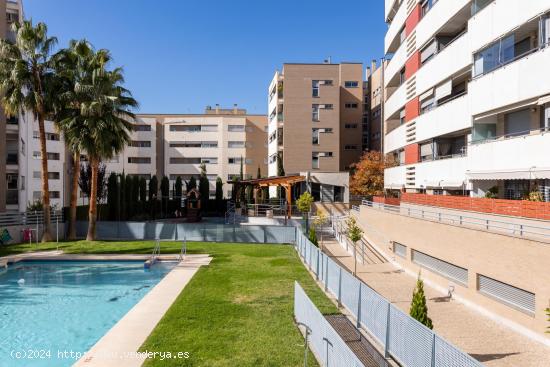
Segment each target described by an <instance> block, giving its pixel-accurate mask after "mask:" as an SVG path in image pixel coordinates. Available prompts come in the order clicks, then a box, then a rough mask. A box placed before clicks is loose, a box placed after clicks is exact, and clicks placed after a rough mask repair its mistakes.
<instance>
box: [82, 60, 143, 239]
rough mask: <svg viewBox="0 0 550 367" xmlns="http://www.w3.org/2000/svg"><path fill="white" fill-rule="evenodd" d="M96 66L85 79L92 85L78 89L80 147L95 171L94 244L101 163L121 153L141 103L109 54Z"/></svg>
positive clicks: (91, 232) (89, 236) (91, 212)
mask: <svg viewBox="0 0 550 367" xmlns="http://www.w3.org/2000/svg"><path fill="white" fill-rule="evenodd" d="M94 58H95V59H96V62H94V63H93V66H94V67H93V68H92V70H91V72H90V73H89V74H88V77H87V78H85V81H86V82H87V83H89V84H82V85H80V86H79V87H78V90H79V94H80V95H81V96H82V97H81V98H80V99H79V100H80V106H79V109H78V113H79V118H82V120H83V126H82V127H81V129H80V134H79V140H78V146H79V147H80V151H84V152H86V154H87V155H88V159H89V162H90V165H91V167H92V179H91V192H90V210H89V217H88V219H89V224H88V234H87V236H86V239H87V240H88V241H93V240H95V227H96V220H97V174H98V168H99V163H100V162H101V160H102V159H110V158H112V157H113V156H114V155H116V154H118V153H120V152H121V151H122V150H123V149H124V147H125V146H126V144H127V143H128V142H129V141H130V134H129V133H130V131H131V130H132V126H133V125H132V123H131V121H133V120H134V118H135V116H134V114H133V113H132V112H131V109H133V108H136V107H137V106H138V103H137V102H136V100H135V99H134V98H133V97H132V94H131V93H130V91H128V90H127V89H125V88H124V87H123V86H122V84H123V83H124V77H123V75H122V69H121V68H115V69H113V70H111V71H109V70H107V69H106V65H107V64H108V62H109V61H110V60H111V57H110V54H109V52H108V51H107V50H99V51H97V53H96V55H95V56H94Z"/></svg>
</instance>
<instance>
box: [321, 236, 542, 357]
mask: <svg viewBox="0 0 550 367" xmlns="http://www.w3.org/2000/svg"><path fill="white" fill-rule="evenodd" d="M324 250H325V252H327V253H328V254H329V255H331V257H332V258H333V259H334V260H335V261H337V262H339V263H340V264H341V265H344V266H345V267H346V268H348V269H350V271H351V269H353V257H352V256H351V255H350V254H349V253H348V252H347V251H346V250H345V248H344V247H342V246H341V245H340V244H339V243H338V242H336V241H335V240H334V239H332V240H329V241H327V240H325V241H324ZM357 273H358V274H357V275H358V276H359V278H361V280H363V281H364V282H365V283H366V284H368V285H369V286H371V287H372V288H373V289H375V290H376V291H377V292H378V293H380V294H381V295H383V296H384V297H385V298H386V299H388V300H390V301H391V302H392V303H393V304H395V305H396V306H397V307H399V308H400V309H401V310H403V311H405V312H407V313H408V311H409V307H410V303H411V299H412V292H413V289H414V287H415V284H416V279H415V278H414V277H412V276H410V275H408V274H406V273H405V272H403V271H401V270H399V269H398V268H397V267H395V266H394V265H392V264H390V263H384V264H374V265H369V264H366V265H361V264H358V265H357ZM425 291H426V297H427V299H428V310H429V315H430V317H431V318H432V320H433V321H434V326H435V327H434V330H435V331H437V333H439V334H440V335H442V336H443V337H444V338H445V339H447V340H449V341H450V342H452V343H453V344H455V345H456V346H457V347H459V348H461V349H462V350H463V351H465V352H467V353H469V354H470V355H471V356H472V357H474V358H475V359H477V360H478V361H480V362H482V363H483V364H484V365H486V366H490V367H493V366H495V367H496V366H499V367H539V366H540V367H548V366H550V348H548V347H546V346H544V345H543V344H541V343H538V342H536V341H533V340H531V339H529V338H527V337H524V336H522V335H521V334H518V333H516V332H514V331H512V330H511V329H509V328H507V327H504V326H501V325H499V324H498V323H496V322H495V321H493V320H491V319H489V318H487V317H485V316H483V315H481V314H479V313H477V312H475V311H474V310H472V309H470V308H468V307H466V306H465V305H463V304H462V303H460V302H458V301H456V300H448V299H447V298H446V297H445V296H446V295H445V294H442V293H439V292H438V291H436V290H434V289H432V288H431V287H429V286H428V285H425Z"/></svg>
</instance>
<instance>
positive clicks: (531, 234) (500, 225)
mask: <svg viewBox="0 0 550 367" xmlns="http://www.w3.org/2000/svg"><path fill="white" fill-rule="evenodd" d="M362 205H365V206H368V207H371V208H375V209H379V210H384V211H388V212H392V213H396V214H400V215H405V216H408V217H412V218H420V219H425V220H430V221H434V222H440V223H445V224H453V225H459V226H463V227H467V228H471V229H482V230H485V231H490V232H495V233H499V234H508V235H512V236H519V237H525V238H532V239H546V240H550V227H549V226H546V227H543V226H533V225H528V224H523V223H514V222H511V221H505V220H496V219H488V218H482V217H480V216H481V215H483V214H484V213H480V216H479V217H476V216H474V215H462V214H453V213H449V212H444V211H442V210H441V211H440V210H437V209H435V208H429V209H422V208H411V207H400V206H396V205H388V204H383V203H375V202H372V201H366V200H364V201H363V202H362ZM448 210H453V209H448ZM488 214H489V215H490V213H488ZM521 219H528V218H521Z"/></svg>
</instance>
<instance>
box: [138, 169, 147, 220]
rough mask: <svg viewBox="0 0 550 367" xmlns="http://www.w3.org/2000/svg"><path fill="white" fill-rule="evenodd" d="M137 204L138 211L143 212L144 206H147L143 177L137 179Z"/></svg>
mask: <svg viewBox="0 0 550 367" xmlns="http://www.w3.org/2000/svg"><path fill="white" fill-rule="evenodd" d="M139 205H140V210H141V211H140V212H141V213H142V214H143V213H145V208H146V207H147V181H146V180H145V178H144V177H141V178H140V179H139Z"/></svg>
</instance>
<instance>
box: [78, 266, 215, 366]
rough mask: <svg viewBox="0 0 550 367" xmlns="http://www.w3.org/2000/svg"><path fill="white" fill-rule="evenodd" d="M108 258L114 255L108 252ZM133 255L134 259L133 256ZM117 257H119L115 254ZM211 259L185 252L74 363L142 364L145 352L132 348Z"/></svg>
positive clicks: (98, 364)
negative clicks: (160, 278) (180, 259)
mask: <svg viewBox="0 0 550 367" xmlns="http://www.w3.org/2000/svg"><path fill="white" fill-rule="evenodd" d="M94 257H95V256H94ZM127 257H128V256H127V255H124V256H121V258H125V259H126V258H127ZM108 258H109V259H113V258H114V257H112V256H108ZM132 258H134V259H135V257H133V256H132ZM146 258H147V257H146ZM76 259H78V260H80V259H81V256H76ZM116 259H117V260H118V259H119V258H118V256H117V258H116ZM96 260H97V258H96ZM211 260H212V258H211V257H210V256H208V255H187V256H185V259H184V260H183V261H181V262H180V263H179V264H178V265H176V266H175V267H174V269H172V271H170V272H169V273H168V274H167V275H166V276H165V277H164V278H163V279H162V280H161V281H160V282H159V283H158V284H157V285H156V286H155V287H154V288H153V289H152V290H151V291H150V292H149V293H147V294H146V295H145V297H143V299H142V300H141V301H139V302H138V303H137V304H136V305H135V306H134V307H133V308H132V309H131V310H130V311H128V313H127V314H126V315H124V317H123V318H122V319H120V320H119V321H118V322H117V323H116V324H115V326H113V327H112V328H111V329H110V330H109V331H108V332H107V333H106V334H105V335H104V336H103V337H102V338H101V339H100V340H99V341H98V342H97V343H96V344H95V345H94V346H93V347H92V348H91V349H90V350H89V351H88V352H87V353H86V355H85V356H84V357H82V358H81V359H80V360H79V361H77V362H76V363H75V364H74V366H86V367H90V366H101V367H111V366H113V367H115V366H116V367H130V366H136V367H137V366H141V365H142V364H143V362H144V356H143V355H138V354H137V353H135V352H137V351H138V350H139V348H140V347H141V345H142V344H143V343H144V342H145V339H147V337H148V336H149V334H151V332H152V331H153V329H154V328H155V326H156V325H157V324H158V322H159V321H160V319H161V318H162V317H163V316H164V314H165V313H166V311H168V309H169V308H170V306H171V305H172V303H174V301H175V300H176V298H177V297H178V295H179V294H180V293H181V291H182V290H183V288H185V286H186V285H187V283H189V281H190V280H191V278H192V277H193V276H194V275H195V273H196V272H197V271H198V270H199V268H200V267H201V266H205V265H208V264H209V263H210V261H211ZM182 352H184V351H182Z"/></svg>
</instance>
